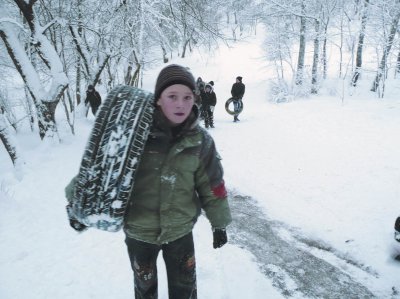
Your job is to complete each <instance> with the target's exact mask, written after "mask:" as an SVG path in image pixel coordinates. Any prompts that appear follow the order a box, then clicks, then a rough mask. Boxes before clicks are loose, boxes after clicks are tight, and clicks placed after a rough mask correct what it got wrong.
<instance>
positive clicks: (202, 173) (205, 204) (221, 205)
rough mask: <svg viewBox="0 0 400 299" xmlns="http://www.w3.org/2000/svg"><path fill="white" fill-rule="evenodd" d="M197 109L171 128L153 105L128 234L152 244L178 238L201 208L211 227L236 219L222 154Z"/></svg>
mask: <svg viewBox="0 0 400 299" xmlns="http://www.w3.org/2000/svg"><path fill="white" fill-rule="evenodd" d="M196 113H197V110H196V109H194V112H193V113H192V115H191V116H189V119H188V120H187V121H186V122H185V123H184V124H183V125H181V126H180V127H178V128H171V127H169V126H168V125H167V121H166V119H165V117H164V116H163V115H162V113H161V112H160V111H158V110H156V111H155V113H154V122H153V128H152V130H151V132H150V135H149V138H148V140H147V143H146V145H145V148H144V152H143V154H142V157H141V160H140V164H139V167H138V169H137V172H136V176H135V184H134V188H133V192H132V194H131V198H130V204H129V207H128V209H127V214H126V216H125V226H124V231H125V233H126V235H127V236H128V237H131V238H135V239H138V240H141V241H144V242H148V243H153V244H163V243H168V242H171V241H174V240H176V239H178V238H180V237H182V236H184V235H186V234H188V233H189V232H191V230H192V229H193V226H194V224H195V222H196V221H197V218H198V216H199V215H200V211H201V209H203V210H204V211H205V215H206V217H207V218H208V220H209V221H210V223H211V226H212V227H213V228H225V227H226V226H227V225H228V224H229V223H230V222H231V221H232V218H231V213H230V209H229V205H228V200H227V195H226V190H225V187H224V181H223V169H222V166H221V163H220V157H219V155H218V153H217V151H216V148H215V144H214V141H213V139H212V137H211V136H210V135H209V134H208V133H207V131H206V130H204V129H202V128H201V127H200V126H199V125H198V122H197V116H196Z"/></svg>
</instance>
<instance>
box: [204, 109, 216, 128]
mask: <svg viewBox="0 0 400 299" xmlns="http://www.w3.org/2000/svg"><path fill="white" fill-rule="evenodd" d="M213 111H214V106H210V105H204V107H203V113H204V126H205V127H206V128H208V127H209V126H211V127H212V128H213V127H214V113H213Z"/></svg>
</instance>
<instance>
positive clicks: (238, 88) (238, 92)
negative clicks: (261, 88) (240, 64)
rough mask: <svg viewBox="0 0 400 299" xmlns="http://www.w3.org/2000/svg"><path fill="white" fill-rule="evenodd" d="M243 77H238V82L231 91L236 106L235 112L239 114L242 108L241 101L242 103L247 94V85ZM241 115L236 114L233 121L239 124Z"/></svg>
mask: <svg viewBox="0 0 400 299" xmlns="http://www.w3.org/2000/svg"><path fill="white" fill-rule="evenodd" d="M242 79H243V78H242V77H241V76H238V77H236V82H235V83H233V85H232V89H231V95H232V98H233V105H234V111H235V112H238V111H239V108H240V101H242V99H243V96H244V92H245V85H244V84H243V82H242ZM238 114H239V113H235V114H234V116H233V121H234V122H237V121H239V118H238Z"/></svg>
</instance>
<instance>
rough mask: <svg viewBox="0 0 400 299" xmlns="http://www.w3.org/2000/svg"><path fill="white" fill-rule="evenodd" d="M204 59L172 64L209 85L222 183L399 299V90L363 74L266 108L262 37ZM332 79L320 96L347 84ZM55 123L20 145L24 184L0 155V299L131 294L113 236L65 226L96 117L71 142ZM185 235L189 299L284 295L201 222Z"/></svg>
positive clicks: (148, 83)
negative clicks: (378, 85) (56, 136)
mask: <svg viewBox="0 0 400 299" xmlns="http://www.w3.org/2000/svg"><path fill="white" fill-rule="evenodd" d="M214 54H215V55H214V56H212V57H211V56H210V57H208V58H206V57H205V55H204V53H203V54H202V55H197V54H196V53H194V54H193V56H192V57H191V58H189V59H184V60H181V59H175V60H174V62H176V63H180V64H183V65H186V66H189V67H190V68H191V69H192V71H193V73H194V74H195V76H196V77H197V76H201V77H202V78H203V79H205V80H207V81H209V80H213V81H214V82H215V92H216V94H217V98H218V103H217V107H216V111H215V126H216V128H215V129H213V130H212V131H210V132H211V134H212V135H213V137H214V139H215V141H216V144H217V147H218V150H219V152H220V154H221V156H222V158H223V161H222V162H223V166H224V168H225V180H226V183H227V186H228V188H229V189H231V190H234V191H235V192H238V193H241V194H244V195H247V196H251V197H253V198H254V199H255V200H256V201H257V202H258V203H259V204H260V206H261V207H262V208H263V211H264V212H265V213H266V215H267V216H268V218H270V219H274V220H277V221H280V222H282V223H284V224H285V227H286V228H287V231H290V232H291V233H292V234H293V232H295V234H298V235H302V236H305V237H307V238H313V239H315V240H319V241H320V242H324V244H327V245H329V246H330V247H332V248H333V250H335V251H336V252H337V253H339V254H340V255H341V256H345V257H347V258H348V259H349V260H351V261H354V262H356V263H358V264H359V265H363V267H364V268H365V269H368V271H369V273H373V275H366V274H365V273H363V271H360V272H354V273H353V275H354V276H355V279H357V280H358V281H359V282H361V283H364V284H367V285H368V287H369V288H370V290H371V291H373V292H374V293H375V294H377V296H378V297H379V298H398V297H399V295H398V294H397V295H396V293H395V291H393V290H392V288H393V287H394V289H395V290H397V291H400V279H398V277H400V263H398V262H394V261H393V260H391V259H390V258H389V254H390V250H389V248H390V246H391V245H392V244H393V241H392V239H393V223H394V220H395V218H396V217H397V216H398V215H399V214H400V208H399V202H400V200H399V198H400V187H399V182H400V155H399V153H398V149H399V148H400V140H399V138H398V136H400V117H399V115H400V99H398V97H396V94H398V91H399V88H396V87H393V88H392V89H390V88H389V87H388V88H387V90H388V93H387V95H386V97H385V98H384V99H377V98H376V97H375V95H374V94H371V93H370V92H369V91H368V84H370V82H371V80H372V79H371V78H368V77H366V78H364V82H363V84H365V88H364V87H361V88H359V89H358V90H356V93H355V94H354V95H353V96H352V97H350V96H349V95H348V94H347V93H346V92H345V97H344V99H343V100H342V99H340V98H339V97H337V96H336V97H334V96H330V95H329V93H328V92H326V93H322V94H321V95H319V96H317V97H313V98H309V99H302V100H297V101H295V102H290V103H285V104H272V103H269V102H268V101H267V98H268V92H267V90H268V89H267V79H268V77H269V76H270V71H271V70H269V69H268V68H266V67H265V65H266V64H264V63H263V62H262V60H260V57H261V56H262V52H261V47H260V42H259V40H257V39H255V40H251V41H250V42H248V43H241V44H237V45H236V46H235V47H234V48H231V49H228V48H225V47H221V49H220V50H219V51H217V52H216V53H214ZM161 67H162V66H160V67H158V68H157V69H154V70H149V71H148V72H147V73H146V77H145V80H144V84H145V85H144V88H145V89H147V90H152V89H153V87H154V83H155V79H156V78H155V76H156V75H157V73H158V71H159V70H160V69H161ZM238 75H240V76H242V77H243V82H244V83H245V84H246V95H245V98H244V102H245V109H244V112H243V113H242V115H241V116H240V119H241V121H240V122H239V123H233V122H232V119H233V118H232V117H231V116H230V115H228V114H227V113H226V112H225V110H224V102H225V100H226V99H227V98H229V96H230V88H231V85H232V83H233V82H234V79H235V77H236V76H238ZM371 76H372V75H371ZM330 84H331V85H330V86H329V90H332V89H337V90H340V89H341V88H343V87H342V84H341V83H340V82H339V81H338V82H333V83H332V82H331V83H330ZM397 85H398V84H397ZM393 86H395V82H394V83H393ZM326 90H327V89H326ZM103 96H105V95H103ZM60 108H61V107H60ZM62 118H63V113H62V111H60V113H59V121H58V123H59V126H60V134H61V138H62V140H63V141H62V143H61V144H57V143H55V144H47V143H43V142H40V141H39V140H38V137H37V136H36V135H37V134H35V135H32V134H31V133H30V132H29V130H26V132H23V133H22V134H20V135H18V136H17V140H18V142H19V145H20V146H21V148H22V149H23V151H24V156H25V160H26V161H27V164H26V165H25V168H24V169H23V171H22V175H23V177H22V179H18V176H17V175H16V173H15V171H14V170H13V167H12V164H11V162H10V161H9V157H8V156H7V154H6V152H5V150H4V148H0V165H1V172H0V244H1V250H0V298H2V299H15V298H30V299H42V298H62V299H65V298H74V299H77V298H79V299H86V298H96V299H97V298H99V299H100V298H116V299H118V298H121V299H124V298H132V296H133V294H132V292H133V285H132V273H131V270H130V265H129V259H128V255H127V252H126V248H125V244H124V236H123V233H122V232H118V233H107V232H102V231H96V230H93V229H92V230H89V231H87V232H85V233H83V234H77V233H75V232H74V231H73V230H72V229H71V228H70V227H69V225H68V223H67V217H66V213H65V209H64V207H65V204H66V203H65V198H64V194H63V192H64V191H63V189H64V187H65V185H66V184H67V183H68V181H69V179H70V178H71V177H72V176H73V175H74V174H75V173H76V172H77V171H78V167H79V163H80V159H81V155H82V152H83V148H84V146H85V143H86V139H87V136H88V134H89V132H90V128H91V125H92V123H93V118H92V117H91V116H90V117H89V118H88V119H82V118H81V119H78V120H77V123H76V127H77V128H76V132H77V135H76V136H71V134H70V132H69V131H68V128H67V126H66V125H65V126H63V125H64V122H63V120H62ZM194 233H195V244H196V252H197V267H198V268H197V272H198V290H199V291H198V292H199V298H216V299H219V298H221V299H222V298H227V299H236V298H238V299H239V298H283V295H281V294H280V293H279V290H277V289H275V288H274V287H273V286H272V282H271V281H270V280H268V279H267V278H266V277H265V276H264V275H263V274H262V273H261V272H260V271H259V268H258V265H257V264H256V263H255V262H254V257H253V256H252V254H251V253H250V252H248V251H247V250H245V249H241V248H238V247H237V246H234V245H232V244H228V245H226V246H224V247H223V248H221V249H219V250H214V249H212V234H211V230H210V226H209V224H208V222H207V220H206V219H205V218H203V217H201V218H200V220H199V223H198V224H197V226H196V228H195V231H194ZM284 234H285V232H282V235H284ZM316 254H317V253H316ZM325 258H327V259H329V257H326V256H325ZM330 262H332V263H333V264H335V263H336V262H337V261H336V260H334V259H332V260H330ZM159 265H160V273H159V275H160V298H167V297H168V296H167V291H166V278H165V270H164V268H163V265H162V260H159ZM340 267H345V266H343V265H340ZM366 277H367V278H366ZM266 294H267V295H266Z"/></svg>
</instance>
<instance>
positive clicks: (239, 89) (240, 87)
mask: <svg viewBox="0 0 400 299" xmlns="http://www.w3.org/2000/svg"><path fill="white" fill-rule="evenodd" d="M244 92H245V85H244V84H243V83H242V82H236V83H234V84H233V85H232V89H231V94H232V98H234V99H241V98H243V95H244Z"/></svg>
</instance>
